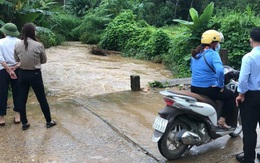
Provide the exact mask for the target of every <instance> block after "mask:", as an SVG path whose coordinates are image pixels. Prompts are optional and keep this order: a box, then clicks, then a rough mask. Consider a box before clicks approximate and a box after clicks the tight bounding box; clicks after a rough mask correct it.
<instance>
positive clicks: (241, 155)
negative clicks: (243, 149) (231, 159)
mask: <svg viewBox="0 0 260 163" xmlns="http://www.w3.org/2000/svg"><path fill="white" fill-rule="evenodd" d="M257 154H259V153H257ZM259 156H260V155H259ZM257 157H258V155H257ZM236 159H237V161H238V162H241V163H254V162H255V161H254V160H245V158H244V153H239V154H237V155H236Z"/></svg>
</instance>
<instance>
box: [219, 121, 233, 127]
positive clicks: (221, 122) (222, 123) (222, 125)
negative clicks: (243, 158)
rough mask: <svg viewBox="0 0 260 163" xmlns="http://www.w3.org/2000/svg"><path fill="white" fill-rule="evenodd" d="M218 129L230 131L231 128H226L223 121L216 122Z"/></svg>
mask: <svg viewBox="0 0 260 163" xmlns="http://www.w3.org/2000/svg"><path fill="white" fill-rule="evenodd" d="M218 127H219V128H222V129H231V126H228V125H227V124H226V122H225V121H222V120H218Z"/></svg>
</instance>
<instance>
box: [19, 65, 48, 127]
mask: <svg viewBox="0 0 260 163" xmlns="http://www.w3.org/2000/svg"><path fill="white" fill-rule="evenodd" d="M18 84H19V89H20V94H19V97H20V105H19V106H20V115H21V121H22V124H26V123H28V120H27V116H26V103H27V99H28V94H29V90H30V87H32V89H33V91H34V93H35V95H36V97H37V100H38V102H39V103H40V106H41V110H42V112H43V114H44V117H45V119H46V122H50V121H51V114H50V108H49V104H48V101H47V98H46V96H45V91H44V85H43V80H42V73H41V70H40V69H38V70H22V69H20V71H19V79H18Z"/></svg>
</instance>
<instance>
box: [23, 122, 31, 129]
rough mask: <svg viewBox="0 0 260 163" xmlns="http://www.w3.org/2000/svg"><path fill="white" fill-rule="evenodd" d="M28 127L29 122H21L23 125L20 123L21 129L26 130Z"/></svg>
mask: <svg viewBox="0 0 260 163" xmlns="http://www.w3.org/2000/svg"><path fill="white" fill-rule="evenodd" d="M29 127H30V124H29V123H26V124H23V125H22V129H23V130H27V129H28V128H29Z"/></svg>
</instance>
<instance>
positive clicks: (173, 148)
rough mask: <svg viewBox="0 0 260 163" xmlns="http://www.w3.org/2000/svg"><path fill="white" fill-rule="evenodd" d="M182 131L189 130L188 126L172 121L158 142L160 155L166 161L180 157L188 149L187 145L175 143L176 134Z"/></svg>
mask: <svg viewBox="0 0 260 163" xmlns="http://www.w3.org/2000/svg"><path fill="white" fill-rule="evenodd" d="M182 129H186V130H190V126H189V125H187V124H185V123H183V122H180V121H179V120H174V121H173V122H172V123H171V125H169V126H168V127H167V129H166V131H165V133H164V134H163V136H162V138H161V139H160V140H159V142H158V148H159V151H160V153H161V154H162V155H163V156H164V157H165V158H167V159H168V160H174V159H177V158H179V157H181V156H182V155H183V154H184V153H185V151H186V150H187V148H188V145H185V144H181V143H179V142H177V141H175V136H176V134H177V133H178V132H179V131H181V130H182Z"/></svg>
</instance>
